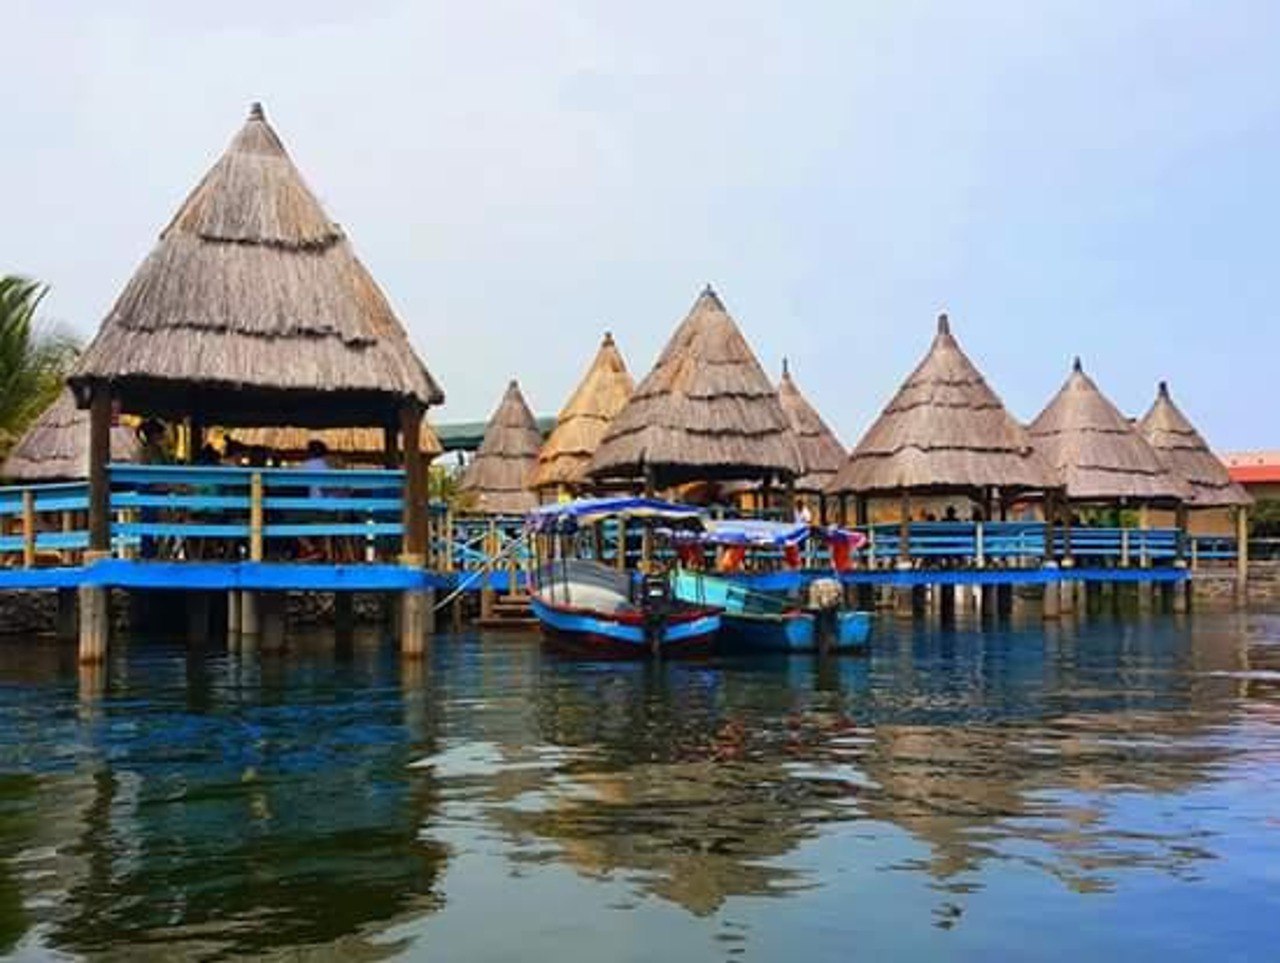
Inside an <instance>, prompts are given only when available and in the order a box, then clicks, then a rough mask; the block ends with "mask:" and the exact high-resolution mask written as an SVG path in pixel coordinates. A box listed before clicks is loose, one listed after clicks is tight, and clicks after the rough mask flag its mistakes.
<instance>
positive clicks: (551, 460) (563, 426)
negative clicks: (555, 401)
mask: <svg viewBox="0 0 1280 963" xmlns="http://www.w3.org/2000/svg"><path fill="white" fill-rule="evenodd" d="M634 390H635V381H634V380H632V378H631V372H629V371H628V370H627V365H626V362H624V361H623V360H622V353H621V352H619V351H618V348H617V346H616V345H615V344H614V343H613V335H612V334H605V336H604V341H602V342H601V344H600V350H599V351H597V352H596V357H595V360H594V361H592V362H591V367H590V368H588V369H587V373H586V375H585V376H584V377H583V379H582V381H580V382H579V383H578V387H577V388H576V389H574V392H573V394H572V395H570V396H569V400H568V401H567V402H566V403H565V406H564V407H563V408H561V409H560V416H559V417H558V418H557V419H556V427H555V430H553V431H552V432H551V435H550V436H549V437H548V438H547V441H546V443H545V444H544V445H543V446H542V451H541V452H539V454H538V467H537V468H536V469H535V470H534V473H533V477H532V478H531V479H530V482H529V487H531V488H534V489H542V488H554V487H556V486H558V485H563V486H565V487H566V488H575V487H577V486H580V485H582V484H584V483H585V482H586V481H587V477H586V471H587V465H588V464H590V462H591V456H592V455H593V454H595V450H596V448H598V447H599V446H600V442H601V440H602V439H603V438H604V434H605V431H606V430H607V429H608V427H609V423H610V422H611V421H613V419H614V417H615V416H616V415H617V414H618V412H619V411H621V410H622V408H623V406H624V405H625V404H626V403H627V400H628V399H629V398H630V397H631V392H632V391H634Z"/></svg>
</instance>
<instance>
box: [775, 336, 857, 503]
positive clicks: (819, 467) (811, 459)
mask: <svg viewBox="0 0 1280 963" xmlns="http://www.w3.org/2000/svg"><path fill="white" fill-rule="evenodd" d="M778 400H779V401H780V402H782V410H783V411H785V412H786V413H787V417H788V418H789V419H790V420H791V430H792V431H793V432H794V433H795V437H796V446H797V448H798V449H799V451H800V465H801V472H802V474H801V476H800V477H799V478H797V479H796V483H795V487H796V490H797V491H808V492H820V491H823V490H824V489H825V488H826V487H827V485H828V484H830V483H831V479H832V478H834V477H835V475H836V472H838V471H839V470H840V466H841V465H843V464H844V460H845V458H846V457H847V455H848V453H847V452H846V451H845V447H844V445H842V444H840V439H839V438H837V437H836V433H835V432H834V431H832V430H831V428H830V427H828V425H827V423H826V422H825V421H823V420H822V416H821V415H820V414H818V410H817V409H816V408H814V407H813V405H811V404H809V400H808V399H807V398H806V397H805V396H804V395H803V394H801V393H800V389H799V388H797V387H796V383H795V381H793V380H792V378H791V370H790V368H789V367H788V365H787V362H786V359H785V358H784V359H783V361H782V380H780V381H779V382H778Z"/></svg>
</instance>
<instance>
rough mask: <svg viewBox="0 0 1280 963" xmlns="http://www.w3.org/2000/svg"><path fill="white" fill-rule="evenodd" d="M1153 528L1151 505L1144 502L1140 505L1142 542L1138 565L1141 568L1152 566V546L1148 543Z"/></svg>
mask: <svg viewBox="0 0 1280 963" xmlns="http://www.w3.org/2000/svg"><path fill="white" fill-rule="evenodd" d="M1150 528H1151V507H1150V506H1149V505H1148V504H1147V503H1146V502H1143V503H1142V504H1141V505H1139V506H1138V530H1139V532H1141V534H1140V535H1139V536H1138V538H1139V539H1141V543H1140V544H1139V546H1138V566H1139V567H1140V568H1150V567H1151V548H1150V546H1149V545H1148V544H1147V543H1148V541H1149V538H1150V536H1149V535H1148V530H1149V529H1150Z"/></svg>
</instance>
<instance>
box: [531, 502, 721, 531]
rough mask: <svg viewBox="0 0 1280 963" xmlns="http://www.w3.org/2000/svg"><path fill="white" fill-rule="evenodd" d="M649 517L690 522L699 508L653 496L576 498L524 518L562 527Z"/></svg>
mask: <svg viewBox="0 0 1280 963" xmlns="http://www.w3.org/2000/svg"><path fill="white" fill-rule="evenodd" d="M619 516H626V517H627V518H653V519H657V520H660V521H664V522H668V523H678V522H692V521H697V520H699V519H700V518H702V510H701V509H700V508H696V507H694V506H692V505H677V504H676V503H674V502H664V501H662V500H661V499H657V498H634V497H623V498H580V499H578V500H577V501H572V502H563V503H560V504H554V505H541V506H539V507H538V508H535V509H534V510H533V511H531V512H530V513H529V514H528V516H527V518H526V520H527V521H528V523H529V524H530V525H531V526H532V527H534V528H563V527H565V526H566V525H567V524H571V525H592V524H594V523H596V522H599V521H603V520H604V519H606V518H616V517H619Z"/></svg>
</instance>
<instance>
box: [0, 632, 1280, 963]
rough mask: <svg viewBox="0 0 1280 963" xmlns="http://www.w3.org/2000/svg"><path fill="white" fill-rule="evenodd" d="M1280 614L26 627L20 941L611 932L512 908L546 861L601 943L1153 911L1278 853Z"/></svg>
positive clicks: (363, 940)
mask: <svg viewBox="0 0 1280 963" xmlns="http://www.w3.org/2000/svg"><path fill="white" fill-rule="evenodd" d="M1276 635H1277V622H1276V621H1275V620H1273V619H1270V618H1268V617H1265V616H1250V617H1236V616H1223V617H1214V618H1197V619H1196V620H1195V621H1186V620H1181V621H1178V620H1172V619H1161V620H1155V621H1151V620H1148V621H1141V622H1133V623H1112V624H1106V623H1104V624H1093V625H1084V626H1071V625H1064V626H1062V627H1051V628H1049V629H1046V630H1041V628H1040V627H1039V626H1036V627H1035V628H1034V630H1033V631H1031V630H1029V631H1025V632H1009V633H1005V634H1002V635H996V634H993V633H990V632H988V633H986V634H982V633H978V632H970V631H965V630H958V631H954V632H948V633H945V634H941V633H938V632H931V631H926V630H915V631H913V630H910V629H905V628H903V629H898V630H896V631H895V630H893V629H892V627H886V630H885V631H883V632H882V634H881V636H880V637H879V638H878V639H877V643H876V650H875V654H874V655H873V657H872V658H871V659H870V660H857V659H836V660H830V661H826V662H816V663H815V662H814V661H811V660H808V659H779V660H776V661H771V660H763V661H762V660H755V661H741V662H737V661H731V662H723V663H708V664H667V665H657V666H653V665H608V666H600V665H588V664H581V663H574V662H568V661H560V660H556V659H554V658H550V657H547V656H544V655H543V654H542V653H541V652H540V651H539V650H538V648H537V646H536V645H535V644H533V643H532V642H531V640H529V639H527V638H511V637H490V638H487V639H484V640H479V639H476V638H474V637H463V638H460V639H457V640H452V641H450V642H441V643H439V644H437V646H436V648H435V650H434V652H433V654H432V658H431V659H430V660H429V661H427V662H425V663H409V664H404V665H402V664H401V663H400V662H399V660H398V659H396V657H395V655H394V653H393V652H392V651H390V650H389V649H388V648H387V647H386V646H384V645H380V644H379V643H378V642H377V640H374V639H361V640H358V641H357V643H356V644H355V645H354V646H352V647H349V648H348V647H343V648H342V649H339V650H337V652H336V653H335V650H334V647H333V646H332V644H331V643H330V644H326V643H325V642H324V641H323V640H316V641H315V642H314V644H313V645H310V646H309V647H303V648H302V649H301V650H300V651H295V652H292V653H290V654H289V655H287V656H284V657H274V658H273V657H258V656H257V655H256V654H254V653H249V652H244V653H230V654H226V653H212V652H205V653H193V654H191V655H190V656H188V655H187V654H186V653H185V652H184V651H183V650H182V649H180V648H176V647H173V648H169V647H154V646H151V647H149V646H144V645H140V644H139V645H136V646H134V647H132V648H128V647H124V646H119V647H117V649H116V651H115V652H114V653H113V661H112V662H111V664H110V665H109V666H107V667H106V668H105V669H102V670H97V671H90V672H83V671H78V670H77V668H76V666H75V665H74V661H73V659H71V658H70V657H69V653H68V651H67V650H66V648H65V647H57V646H53V645H51V644H35V643H22V644H19V643H6V644H5V645H3V646H0V723H3V726H2V728H0V773H3V775H0V952H3V951H5V950H12V949H14V948H15V947H26V948H32V949H39V948H48V949H59V950H66V951H69V952H74V953H86V954H98V953H102V952H105V951H107V950H110V949H118V950H120V951H121V952H124V951H125V950H126V948H127V949H128V950H131V951H140V950H144V949H148V948H149V949H151V950H153V951H154V952H156V953H157V954H160V955H164V954H166V953H173V952H178V953H181V954H183V955H186V956H214V957H216V956H231V955H243V954H248V955H261V954H263V953H267V952H269V951H279V952H281V953H286V954H287V953H289V952H291V951H295V950H307V949H312V950H316V951H322V952H331V953H337V954H339V955H341V956H343V957H357V958H359V957H366V958H368V957H382V956H388V955H395V954H397V953H400V952H403V951H411V952H417V951H425V949H426V948H427V947H431V948H433V950H434V951H436V952H437V953H438V954H439V955H443V956H444V957H446V958H447V957H448V956H450V955H451V954H454V955H457V956H463V955H467V951H468V950H469V949H474V948H475V946H476V945H478V944H476V943H475V942H474V941H475V940H476V939H477V937H476V935H475V925H474V921H477V920H485V919H492V918H500V919H501V921H502V929H504V930H505V931H506V932H507V933H508V934H509V935H508V937H507V938H508V939H509V940H510V942H509V943H507V944H504V945H505V946H506V947H507V948H508V949H512V948H514V949H515V950H522V949H527V951H528V952H529V953H533V952H534V949H533V946H532V944H530V945H529V946H527V947H526V946H525V945H524V944H523V942H522V941H523V940H524V939H525V938H526V937H528V938H529V939H532V938H533V937H534V936H535V935H537V934H541V935H540V937H539V938H543V939H550V940H551V941H552V942H551V943H550V944H548V943H546V942H543V943H539V944H538V947H539V948H540V949H543V950H546V949H547V948H548V947H550V948H551V949H556V948H557V947H563V948H564V949H565V950H566V951H569V950H570V949H572V952H569V955H571V956H572V955H573V954H574V953H577V954H578V955H582V954H581V950H582V946H581V945H575V944H574V938H573V937H571V936H568V935H565V934H564V933H561V932H560V931H559V930H549V929H548V927H549V925H550V924H549V923H548V920H547V919H546V915H547V909H546V907H543V908H542V909H541V910H540V911H539V912H540V913H541V914H542V915H538V914H535V913H533V912H532V911H530V910H523V911H522V910H519V909H517V908H516V907H517V906H519V905H523V904H521V903H520V902H519V901H520V900H522V899H526V898H528V896H529V894H530V892H534V893H542V892H546V893H552V892H561V891H564V892H572V893H574V894H575V895H574V897H573V899H574V900H575V902H574V903H573V904H572V905H569V904H567V903H562V904H561V905H560V906H558V907H552V909H551V912H550V915H552V916H554V915H556V913H561V914H566V915H574V914H577V915H575V916H574V918H579V917H581V918H586V919H589V920H590V922H591V927H592V930H591V932H590V940H589V942H591V943H592V944H593V945H596V944H597V942H598V941H599V940H609V939H612V938H618V939H625V938H627V934H628V933H630V932H631V928H630V927H628V926H626V925H625V924H623V923H622V922H620V921H619V920H620V917H619V914H621V915H622V916H625V915H626V914H628V913H648V912H652V911H654V910H655V909H656V908H657V907H662V906H666V907H672V908H676V909H677V910H678V911H679V912H681V913H683V914H685V917H684V918H685V919H687V920H690V921H704V920H708V919H711V920H714V921H715V922H714V924H713V925H714V926H715V927H717V928H718V929H717V935H716V937H715V938H716V939H717V940H720V941H724V940H733V941H737V942H735V943H734V948H733V949H732V950H731V951H730V952H731V954H732V953H737V952H739V951H740V950H745V949H746V948H748V947H749V946H750V945H753V944H749V943H748V941H747V938H746V936H745V935H742V932H738V931H734V932H733V933H731V934H730V936H728V937H726V936H725V932H726V927H730V928H731V927H733V926H739V927H742V928H743V932H745V928H746V925H747V924H746V923H744V922H743V921H744V920H746V921H748V922H750V923H764V922H767V921H772V924H771V927H770V928H769V930H770V932H773V931H777V932H785V931H786V927H787V926H789V925H793V924H791V923H789V922H787V921H788V920H790V919H791V917H790V916H787V915H785V914H783V913H782V910H783V908H784V907H788V906H794V907H797V908H799V909H802V910H804V911H805V912H804V913H802V921H798V922H796V923H795V924H794V925H795V926H797V927H799V929H798V930H797V931H796V932H799V933H801V934H803V937H802V938H803V939H804V940H805V941H806V943H805V944H804V945H805V948H806V951H807V954H808V955H809V956H815V955H816V956H824V955H826V956H836V957H838V956H840V953H838V952H837V950H839V949H840V948H841V947H844V946H845V944H846V942H847V940H848V939H851V938H853V936H852V934H854V933H855V932H856V933H858V934H859V938H860V939H862V940H864V941H867V940H870V941H871V942H872V943H875V944H876V945H879V946H880V947H881V948H882V949H883V950H885V951H887V952H896V951H902V950H905V949H906V948H908V947H915V948H917V949H919V950H920V952H922V953H926V955H927V953H928V952H932V953H937V952H946V953H955V954H960V953H961V952H962V951H963V952H970V951H973V952H975V953H976V952H977V948H978V946H979V945H980V944H981V942H982V941H983V940H994V941H995V945H997V946H999V945H1002V944H1001V942H1000V941H1001V940H1002V939H1004V938H1006V937H1007V936H1008V933H1009V932H1010V930H1009V928H1010V927H1013V928H1016V925H1017V924H1016V919H1015V921H1014V922H1010V921H1009V920H1006V921H1005V923H1004V928H1003V929H996V928H993V927H994V924H992V923H990V922H987V923H985V924H984V923H980V922H977V921H975V919H974V914H973V913H972V912H971V910H972V909H973V907H974V906H975V905H977V906H989V905H990V904H988V903H986V902H984V898H985V894H986V892H987V891H988V890H995V891H996V892H998V893H999V899H1000V903H999V905H1000V907H1001V908H1002V909H1004V910H1005V911H1006V913H1008V912H1012V910H1011V909H1010V908H1014V909H1016V910H1017V913H1018V914H1022V915H1021V916H1020V917H1019V916H1017V914H1015V917H1016V918H1023V917H1025V918H1028V919H1036V918H1037V914H1039V913H1044V912H1055V913H1058V914H1059V916H1060V917H1064V914H1065V917H1070V914H1072V913H1083V914H1085V916H1084V917H1082V918H1085V919H1087V918H1088V914H1090V913H1091V912H1096V911H1098V908H1099V907H1107V906H1117V907H1118V906H1124V907H1125V910H1124V911H1125V912H1126V913H1127V914H1129V917H1137V918H1140V917H1141V915H1142V913H1144V912H1146V911H1147V910H1146V909H1144V907H1146V906H1147V904H1146V903H1144V902H1138V903H1135V902H1134V900H1135V899H1136V898H1137V897H1136V895H1135V894H1142V893H1145V892H1146V890H1145V889H1144V887H1150V886H1155V885H1156V884H1155V882H1154V881H1156V880H1159V881H1162V882H1161V883H1160V886H1163V887H1167V886H1169V885H1179V886H1184V887H1192V888H1197V889H1196V892H1197V895H1198V897H1199V898H1200V899H1201V900H1203V899H1205V898H1206V896H1212V895H1214V894H1223V898H1224V899H1225V896H1226V894H1231V896H1232V899H1233V900H1235V902H1236V904H1237V905H1241V906H1247V905H1248V904H1249V901H1250V899H1251V898H1253V892H1254V891H1253V888H1252V882H1253V881H1254V880H1255V877H1256V874H1257V872H1259V870H1257V869H1256V865H1257V864H1255V863H1254V862H1253V861H1254V860H1259V861H1261V862H1264V863H1266V864H1267V865H1271V864H1272V863H1273V862H1274V859H1275V858H1276V857H1277V856H1280V842H1278V841H1277V838H1276V837H1277V835H1280V834H1277V833H1276V831H1275V829H1274V825H1275V820H1274V816H1275V814H1274V813H1272V812H1271V811H1270V810H1268V809H1267V808H1266V804H1265V803H1263V802H1260V801H1262V800H1270V799H1273V798H1276V792H1275V791H1276V789H1278V788H1280V725H1278V723H1280V690H1278V689H1277V686H1278V684H1280V671H1277V668H1278V667H1280V645H1274V644H1271V642H1270V640H1271V639H1273V638H1275V636H1276ZM1246 853H1248V855H1247V856H1246V855H1245V854H1246ZM1264 857H1267V859H1264ZM565 872H568V873H569V874H570V875H569V879H576V880H578V883H576V884H571V883H570V882H568V881H566V878H565V877H564V876H563V875H562V874H563V873H565ZM557 874H561V875H557ZM1233 874H1234V875H1233ZM451 880H453V883H452V884H451ZM476 880H479V882H478V883H477V882H476ZM904 885H906V887H907V888H906V889H903V888H902V887H903V886H904ZM530 887H533V890H530V889H529V888H530ZM620 887H621V892H622V893H623V894H625V895H624V896H620V895H619V892H620V890H619V888H620ZM828 892H830V893H833V894H839V896H840V899H841V901H842V902H841V905H842V906H854V907H857V911H856V912H850V911H847V910H833V909H832V907H831V904H830V903H829V902H827V901H826V897H825V895H824V894H826V893H828ZM1160 892H1161V894H1162V895H1161V897H1160V898H1161V900H1168V899H1169V898H1171V897H1170V895H1169V893H1170V892H1172V893H1174V894H1175V896H1176V893H1177V892H1179V891H1177V890H1174V891H1168V890H1166V889H1162V890H1160ZM456 893H462V894H464V895H462V896H458V895H455V894H456ZM891 894H899V895H897V896H894V895H891ZM1242 894H1243V895H1242ZM850 897H852V898H850ZM548 898H550V897H548ZM753 898H757V899H753ZM1155 903H1156V901H1154V900H1153V901H1151V905H1152V906H1153V907H1154V906H1155ZM1206 905H1208V904H1206ZM593 907H594V908H593ZM1090 907H1092V909H1090ZM1151 912H1153V913H1154V912H1155V910H1154V909H1152V910H1151ZM522 913H523V914H524V915H522ZM859 914H861V915H860V916H859ZM987 915H988V916H990V915H991V912H990V910H989V909H988V914H987ZM1166 915H1167V914H1166ZM1065 917H1064V918H1065ZM1160 918H1164V917H1160ZM454 919H458V920H465V921H467V925H462V924H457V925H455V924H453V923H451V922H450V921H451V920H454ZM890 919H893V920H894V922H893V923H892V924H890V923H889V920H890ZM704 925H705V924H704ZM1177 925H1178V920H1177V919H1171V920H1170V921H1169V922H1168V924H1167V926H1166V929H1165V935H1166V936H1167V940H1168V941H1169V942H1170V943H1176V942H1177V934H1176V929H1177ZM482 926H483V924H482ZM920 927H924V928H925V932H926V933H929V932H932V933H934V934H937V935H936V936H933V937H921V936H919V935H918V931H919V928H920ZM984 927H985V928H984ZM756 930H757V935H756V936H755V937H754V939H756V940H767V937H765V936H763V935H760V931H761V930H762V927H760V926H757V927H756ZM549 932H550V933H551V934H552V935H551V936H548V935H547V934H548V933H549ZM646 932H647V933H648V935H647V936H646V937H645V940H646V941H647V942H645V944H644V946H645V947H650V944H652V946H651V952H650V954H649V955H658V950H657V947H658V946H659V945H660V944H661V945H663V946H665V949H664V950H663V952H674V953H677V954H680V955H704V954H705V953H706V951H707V944H705V943H698V942H697V941H696V934H697V933H698V932H699V931H698V930H697V929H696V928H695V929H694V930H692V931H689V932H688V933H685V931H682V930H679V928H678V927H675V926H674V925H669V926H668V927H667V928H666V929H664V930H663V931H662V933H661V935H660V936H659V935H656V934H657V931H653V930H647V931H646ZM1121 932H1122V929H1121V928H1117V930H1116V932H1115V933H1114V934H1111V935H1110V936H1109V937H1108V938H1109V939H1112V940H1120V939H1125V940H1139V941H1140V940H1147V941H1148V942H1147V943H1142V944H1141V945H1142V946H1145V947H1147V948H1151V947H1153V946H1158V945H1160V944H1161V942H1162V941H1161V932H1160V930H1159V929H1158V928H1157V929H1156V930H1153V931H1147V930H1142V929H1141V928H1139V927H1135V928H1132V929H1131V930H1123V936H1121V935H1119V934H1120V933H1121ZM1211 932H1212V930H1211ZM1247 932H1248V927H1247V926H1244V927H1241V926H1239V925H1237V926H1236V927H1234V928H1233V929H1224V930H1223V932H1222V940H1223V942H1221V943H1219V944H1215V945H1214V946H1213V949H1215V950H1217V951H1225V950H1231V949H1233V948H1235V949H1239V947H1236V946H1235V945H1234V944H1232V943H1231V939H1234V938H1241V934H1242V933H1243V934H1247ZM611 933H613V934H614V935H613V936H612V937H611V935H610V934H611ZM815 933H820V934H826V935H814V934H815ZM913 933H914V934H916V935H914V936H910V934H913ZM460 934H463V935H460ZM577 939H578V940H579V941H585V940H586V937H584V936H582V935H581V934H579V936H578V937H577ZM664 939H668V940H675V941H677V942H676V943H672V944H669V945H668V944H662V943H661V941H662V940H664ZM690 939H693V940H694V942H692V943H688V942H680V941H687V940H690ZM928 939H948V940H951V941H953V942H950V943H946V942H944V943H928V942H927V940H928ZM1064 939H1065V943H1064V944H1063V950H1064V952H1066V950H1068V949H1071V950H1072V951H1073V952H1077V953H1080V952H1088V950H1089V947H1086V946H1083V945H1081V946H1078V947H1073V946H1072V937H1069V936H1068V937H1064ZM922 940H924V941H925V942H921V941H922ZM957 940H959V941H961V942H955V941H957ZM556 941H559V943H557V942H556ZM964 941H974V942H972V943H970V942H964ZM1151 941H1154V942H1151ZM1119 945H1120V944H1116V943H1103V944H1094V945H1093V946H1092V949H1093V950H1094V951H1098V950H1099V949H1100V948H1101V949H1105V950H1107V951H1114V950H1116V949H1117V948H1118V947H1119ZM766 947H767V944H765V945H764V946H761V947H757V948H759V949H760V951H761V952H763V953H765V954H766V955H768V951H767V948H766ZM921 948H922V949H921ZM1036 949H1037V951H1038V953H1037V954H1036V955H1040V956H1043V957H1044V958H1050V957H1053V955H1054V954H1053V952H1052V951H1053V949H1054V948H1053V947H1045V946H1037V947H1036ZM1200 949H1205V947H1203V946H1202V947H1200ZM1246 949H1247V947H1246ZM725 951H726V950H725V948H724V946H721V947H720V949H719V950H718V951H717V952H721V953H723V952H725ZM926 951H927V952H926ZM125 955H128V954H127V953H125ZM637 955H639V956H645V955H646V954H645V953H638V954H637ZM903 955H909V954H905V953H904V954H903ZM585 958H590V957H589V956H588V957H585Z"/></svg>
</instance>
